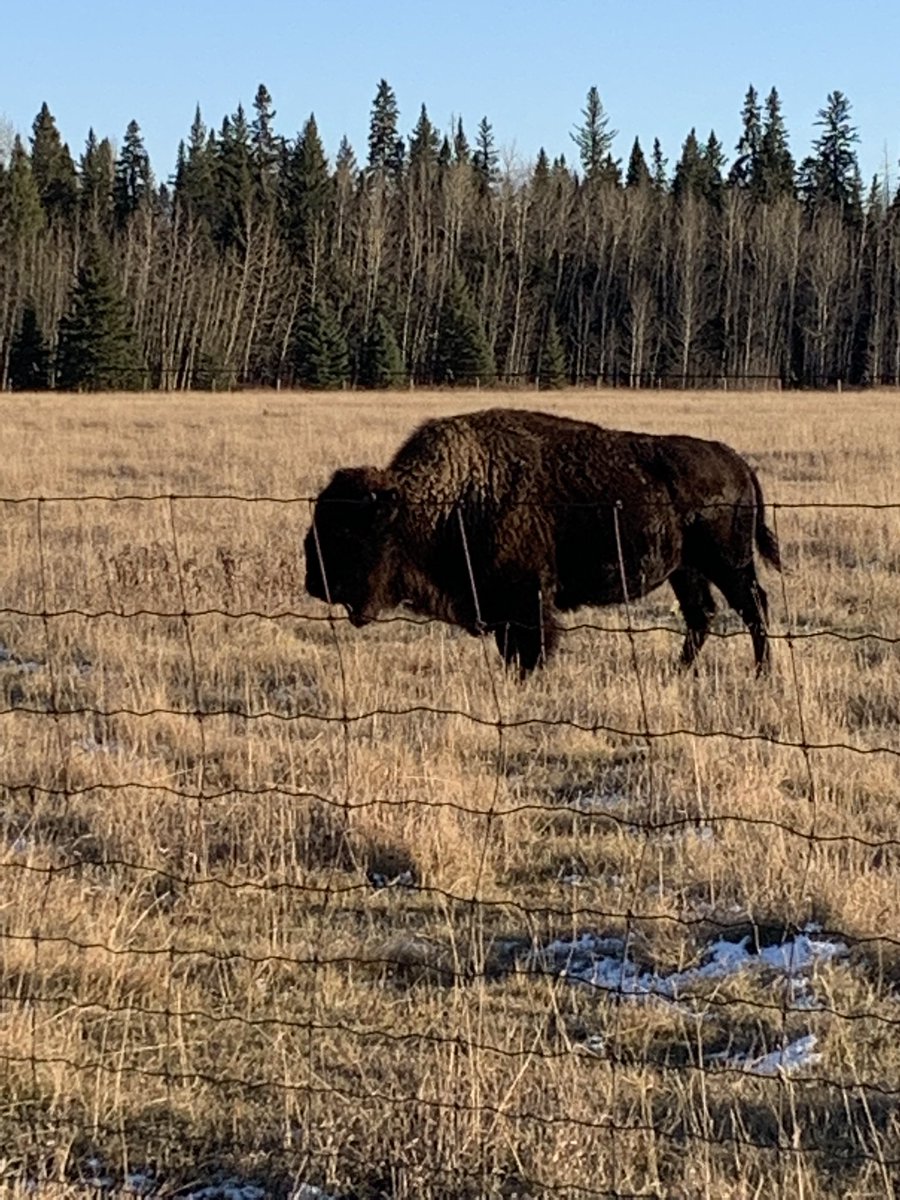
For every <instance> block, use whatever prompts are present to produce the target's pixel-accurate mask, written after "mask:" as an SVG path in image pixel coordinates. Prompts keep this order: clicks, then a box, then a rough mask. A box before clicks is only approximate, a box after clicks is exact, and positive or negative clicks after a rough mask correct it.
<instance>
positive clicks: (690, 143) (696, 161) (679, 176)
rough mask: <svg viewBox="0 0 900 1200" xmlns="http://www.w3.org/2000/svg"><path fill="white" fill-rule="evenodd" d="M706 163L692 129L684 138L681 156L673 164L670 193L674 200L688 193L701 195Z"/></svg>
mask: <svg viewBox="0 0 900 1200" xmlns="http://www.w3.org/2000/svg"><path fill="white" fill-rule="evenodd" d="M706 175H707V172H706V164H705V163H704V161H703V151H702V149H701V147H700V143H699V142H698V141H697V131H696V129H692V130H691V132H690V133H689V134H688V135H687V137H686V138H685V139H684V145H683V146H682V147H681V158H679V160H678V162H677V163H676V164H675V174H674V176H673V177H672V194H673V195H674V196H675V199H676V200H680V199H682V198H683V197H684V196H686V195H688V194H693V195H702V193H703V190H704V185H705V182H706Z"/></svg>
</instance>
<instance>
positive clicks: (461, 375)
mask: <svg viewBox="0 0 900 1200" xmlns="http://www.w3.org/2000/svg"><path fill="white" fill-rule="evenodd" d="M275 117H276V113H275V110H274V102H273V99H272V97H271V96H270V94H269V92H268V90H267V89H266V87H265V86H264V85H262V84H261V85H260V86H259V88H258V90H257V92H256V96H255V99H254V101H253V106H252V113H247V112H245V110H244V109H243V108H242V107H241V106H238V108H237V109H236V111H235V112H234V113H232V114H230V115H228V116H226V117H225V118H224V119H223V120H222V122H221V124H220V125H219V127H218V128H211V127H208V126H207V125H206V124H205V122H204V119H203V116H202V114H201V111H200V108H199V107H198V108H197V111H196V113H195V116H194V120H193V123H192V124H191V126H190V129H189V131H188V134H187V137H186V139H185V140H184V141H183V142H182V143H181V144H180V145H179V147H178V151H177V160H176V168H175V171H174V174H173V176H172V177H171V178H170V179H168V180H166V181H165V182H160V181H159V180H158V179H157V178H156V176H155V174H154V171H153V168H152V165H151V162H150V159H149V156H148V153H147V151H146V148H145V145H144V141H143V137H142V134H141V129H140V126H139V125H138V123H137V122H136V121H132V122H130V124H129V125H128V128H127V129H126V131H125V133H124V137H123V139H122V142H121V145H120V146H119V147H118V149H116V148H115V147H114V146H113V144H112V142H111V141H110V140H109V139H108V138H104V139H98V138H97V137H96V135H95V134H94V132H93V130H91V131H89V132H88V134H87V138H86V142H85V145H84V148H83V150H82V151H81V153H80V155H79V156H78V158H77V160H76V159H75V158H74V157H73V155H72V153H71V152H70V150H69V147H68V146H67V145H66V144H65V143H64V142H63V141H62V138H61V135H60V133H59V129H58V127H57V124H56V119H55V117H54V115H53V114H52V113H51V112H50V110H49V108H48V106H47V105H46V104H44V105H43V106H42V108H41V110H40V112H39V113H38V114H37V116H36V117H35V120H34V123H33V126H32V130H31V135H30V137H28V138H27V139H23V138H22V137H20V136H18V135H17V136H15V137H14V138H11V139H10V140H9V145H8V148H7V151H6V153H4V154H3V155H2V156H0V387H2V388H4V389H12V390H39V389H45V388H59V389H62V390H76V391H90V390H105V389H151V388H153V389H164V390H182V389H187V388H196V389H204V388H206V389H219V388H230V387H240V386H248V387H259V386H302V387H312V388H342V387H362V388H365V387H387V386H392V387H398V386H399V387H402V386H407V385H409V386H413V385H422V386H433V385H448V386H449V385H453V384H464V385H467V386H471V385H473V384H476V385H479V386H490V385H491V384H493V383H500V384H503V385H505V386H516V385H523V386H525V385H528V386H537V387H559V386H564V385H566V384H572V383H574V384H582V383H604V384H616V385H619V386H682V387H689V386H690V387H696V386H702V385H704V384H710V385H720V384H730V383H734V385H735V386H739V387H748V386H756V385H759V386H782V387H820V386H825V385H829V384H835V383H846V384H848V385H854V386H864V385H879V384H885V383H893V382H897V381H898V379H900V192H893V191H892V188H891V185H890V181H889V179H888V178H887V173H885V176H884V177H881V176H876V177H875V178H874V179H873V180H872V181H871V184H869V185H864V184H863V181H862V179H861V176H860V169H859V165H858V160H857V155H856V149H855V147H856V144H857V142H858V140H859V135H858V131H857V129H856V127H855V126H854V124H853V121H852V111H851V105H850V102H849V100H848V99H847V97H846V96H845V95H844V94H843V93H842V92H840V91H834V92H831V93H830V94H829V95H828V96H827V98H826V101H825V103H824V105H823V107H822V109H820V110H819V112H818V114H817V118H816V130H817V136H816V137H815V138H814V140H813V142H812V145H811V147H810V152H809V154H808V155H807V156H806V157H805V158H803V159H802V160H800V161H796V160H795V158H794V157H793V156H792V153H791V150H790V146H789V139H788V132H787V127H786V122H785V118H784V115H783V113H782V106H781V101H780V98H779V95H778V92H777V90H776V89H775V88H772V89H771V90H770V91H769V92H768V94H767V95H766V96H765V98H763V97H762V96H761V95H760V94H759V93H758V92H757V91H756V90H755V89H754V88H753V87H752V86H751V87H750V88H749V89H748V90H747V93H746V95H745V98H744V102H743V107H742V110H741V113H740V138H739V141H738V142H737V144H736V145H735V146H734V147H733V150H732V151H731V152H728V151H727V150H726V148H725V147H724V146H723V144H722V143H721V142H720V141H719V139H718V138H717V137H716V135H715V133H714V132H710V133H709V135H708V136H707V137H706V139H705V140H701V138H699V137H698V135H697V133H696V130H694V129H692V130H691V131H690V132H689V133H688V134H687V136H686V138H685V140H684V143H683V145H682V146H681V147H680V150H679V152H678V155H677V158H674V159H673V160H672V161H671V162H670V161H669V160H668V159H667V158H666V156H665V155H664V153H663V148H662V147H661V146H660V143H659V141H658V140H655V141H654V143H653V146H652V147H650V148H649V150H645V148H644V147H642V146H641V144H640V142H639V141H638V140H637V139H635V141H634V144H633V146H632V149H631V152H630V155H629V156H628V159H627V162H624V161H622V160H620V159H616V158H615V157H614V156H613V153H612V146H613V142H614V139H615V137H616V136H617V134H616V131H615V130H614V129H612V128H611V127H610V118H609V116H608V115H607V113H606V110H605V108H604V105H603V102H602V100H601V98H600V95H599V93H598V91H597V89H596V87H591V88H590V89H589V91H588V92H587V95H586V98H585V105H584V108H583V110H582V111H581V113H580V114H577V119H576V121H575V122H574V123H573V127H572V129H571V131H570V134H571V161H568V160H567V159H566V157H565V156H563V155H560V156H558V157H556V158H555V159H552V160H551V159H550V158H549V157H548V155H547V154H546V153H545V152H544V150H543V149H540V150H539V151H538V152H537V154H536V156H535V157H534V159H533V161H531V162H529V163H525V164H523V163H521V162H517V161H513V160H512V159H510V158H509V156H504V155H503V154H502V153H501V151H500V149H499V148H498V146H497V143H496V139H495V135H494V131H493V128H492V126H491V124H490V122H489V120H488V119H487V118H486V117H485V118H483V119H482V120H481V122H480V123H479V125H478V127H477V129H476V130H475V131H474V133H471V134H469V133H467V132H466V130H465V129H464V127H463V123H462V121H461V120H457V121H455V122H454V123H453V125H452V127H451V128H449V129H448V130H446V131H441V130H439V129H438V128H437V127H436V126H435V125H434V124H433V123H432V121H431V119H430V118H429V115H428V112H427V109H426V107H425V105H424V104H423V105H422V106H421V109H420V111H419V113H418V117H417V119H416V120H415V122H414V124H413V125H412V128H411V131H408V132H403V131H402V128H401V122H400V111H399V106H398V103H397V98H396V96H395V93H394V91H393V89H392V88H391V87H390V85H389V84H388V82H387V81H386V80H381V81H380V82H379V84H378V86H377V90H376V94H375V97H374V100H373V102H372V107H371V113H370V120H369V134H368V145H367V147H366V152H365V161H361V159H360V158H358V157H357V154H356V152H355V151H354V149H353V147H352V146H351V145H350V144H349V143H348V141H347V139H346V138H344V139H342V141H341V143H340V145H339V147H338V148H337V150H336V152H335V154H334V156H333V159H332V158H329V156H328V154H327V153H326V148H325V147H324V145H323V142H322V139H321V137H320V134H319V130H318V127H317V124H316V119H315V116H314V115H311V116H310V117H309V119H308V120H307V121H306V122H305V123H304V125H303V127H302V129H301V130H300V131H299V133H297V135H296V136H295V137H293V138H291V137H285V136H283V135H281V134H279V133H278V132H276V125H275ZM407 128H408V127H407Z"/></svg>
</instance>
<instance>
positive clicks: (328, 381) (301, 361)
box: [294, 300, 349, 388]
mask: <svg viewBox="0 0 900 1200" xmlns="http://www.w3.org/2000/svg"><path fill="white" fill-rule="evenodd" d="M294 365H295V369H296V378H297V382H298V383H299V384H300V385H301V386H302V387H307V388H339V387H341V386H342V385H343V384H344V383H346V381H347V378H348V376H349V354H348V350H347V339H346V337H345V335H344V331H343V329H342V328H341V325H340V322H339V321H338V319H337V317H336V316H335V313H334V310H333V309H332V308H331V307H330V306H329V305H328V304H326V303H325V302H324V301H323V300H316V301H315V302H314V303H313V304H310V305H309V307H308V308H307V309H306V312H305V313H304V314H303V316H302V317H301V319H300V321H299V323H298V326H297V331H296V337H295V341H294Z"/></svg>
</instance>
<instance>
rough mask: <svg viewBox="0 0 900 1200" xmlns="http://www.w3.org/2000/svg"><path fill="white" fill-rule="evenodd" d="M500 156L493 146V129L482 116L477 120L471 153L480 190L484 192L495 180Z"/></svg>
mask: <svg viewBox="0 0 900 1200" xmlns="http://www.w3.org/2000/svg"><path fill="white" fill-rule="evenodd" d="M499 161H500V156H499V154H498V153H497V150H496V147H495V146H494V130H493V127H492V125H491V123H490V121H489V120H488V119H487V117H482V118H481V120H480V121H479V122H478V133H477V134H476V136H475V150H474V152H473V154H472V166H473V167H474V168H475V175H476V176H477V178H478V182H479V184H480V186H481V189H482V191H484V192H486V191H488V189H489V188H490V187H491V186H492V184H494V183H496V182H497V178H498V172H497V163H498V162H499Z"/></svg>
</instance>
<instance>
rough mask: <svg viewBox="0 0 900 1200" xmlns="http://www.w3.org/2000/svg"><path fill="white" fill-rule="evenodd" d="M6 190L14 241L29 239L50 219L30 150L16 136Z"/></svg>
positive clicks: (10, 227) (20, 241) (10, 226)
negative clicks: (41, 194)
mask: <svg viewBox="0 0 900 1200" xmlns="http://www.w3.org/2000/svg"><path fill="white" fill-rule="evenodd" d="M6 190H7V194H8V205H9V229H10V233H11V234H12V237H13V240H14V241H17V242H19V243H20V244H21V243H22V242H25V241H27V239H28V238H29V237H31V236H32V235H33V234H36V233H38V232H39V231H40V230H41V229H42V228H43V225H44V222H45V221H46V219H47V218H46V214H45V211H44V208H43V205H42V204H41V196H40V192H39V191H38V185H37V182H36V180H35V178H34V172H33V171H32V169H31V159H30V158H29V157H28V151H27V150H26V149H25V147H24V146H23V145H22V139H21V138H20V137H19V136H18V135H16V138H15V140H14V142H13V148H12V155H11V157H10V160H9V170H8V172H7V185H6Z"/></svg>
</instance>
